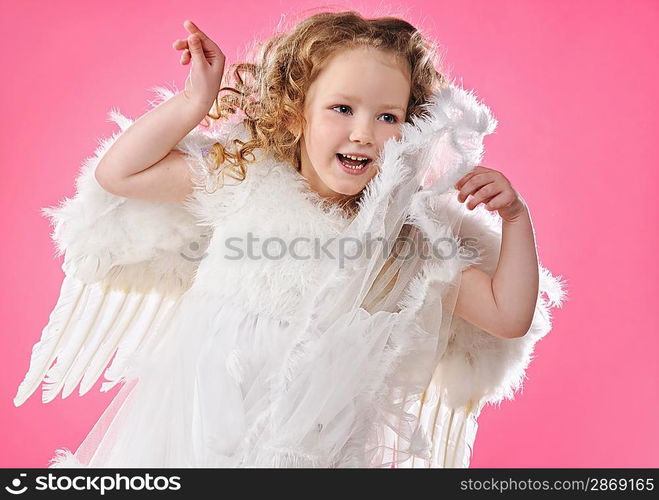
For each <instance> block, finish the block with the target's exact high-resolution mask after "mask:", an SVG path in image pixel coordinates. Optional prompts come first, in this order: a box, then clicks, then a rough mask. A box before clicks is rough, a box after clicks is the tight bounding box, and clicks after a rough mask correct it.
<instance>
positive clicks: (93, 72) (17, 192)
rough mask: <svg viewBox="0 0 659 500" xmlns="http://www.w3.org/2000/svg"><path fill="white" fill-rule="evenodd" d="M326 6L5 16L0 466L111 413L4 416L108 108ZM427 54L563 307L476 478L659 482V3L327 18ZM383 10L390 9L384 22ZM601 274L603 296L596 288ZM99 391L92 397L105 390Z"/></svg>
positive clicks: (44, 9) (482, 433) (130, 111)
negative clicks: (195, 35)
mask: <svg viewBox="0 0 659 500" xmlns="http://www.w3.org/2000/svg"><path fill="white" fill-rule="evenodd" d="M320 5H321V4H320V3H317V2H306V1H305V2H290V1H283V0H280V1H269V2H256V1H251V0H243V1H241V2H211V1H187V2H185V5H183V4H181V3H180V2H165V1H163V0H158V1H148V2H147V1H144V2H139V3H137V2H129V1H114V2H112V3H101V2H86V1H78V2H71V1H69V2H65V1H59V2H42V1H24V2H3V5H2V11H3V16H2V20H0V23H1V24H2V31H1V32H2V34H3V38H4V40H5V43H4V49H5V50H3V61H2V64H3V66H4V70H3V72H2V74H3V77H2V79H1V82H0V85H1V89H0V99H1V100H2V102H1V108H2V119H3V122H2V124H3V126H2V134H0V141H1V146H2V147H1V151H2V167H1V168H2V170H1V172H2V178H1V182H0V192H1V196H0V203H1V204H2V210H0V221H1V224H2V230H3V235H4V238H3V241H4V244H3V245H1V246H0V257H1V258H2V262H3V265H2V266H1V267H0V273H1V274H2V283H3V285H4V286H2V287H1V289H0V294H1V300H0V308H1V309H0V310H1V312H2V328H1V332H2V349H1V350H0V352H1V353H2V366H3V376H2V377H0V384H1V385H0V396H1V397H0V417H1V418H2V425H1V426H0V433H1V434H2V446H0V449H1V450H2V451H1V452H0V453H1V455H0V466H3V467H45V466H46V464H47V462H48V460H49V459H50V458H51V457H52V455H53V452H54V450H55V449H56V448H59V447H68V448H70V449H71V450H75V449H76V448H77V446H78V445H79V444H80V442H81V441H82V439H83V438H84V437H85V436H86V434H87V432H88V431H89V430H90V429H91V427H92V425H93V424H94V422H96V420H97V419H98V417H99V416H100V415H101V413H102V411H103V409H104V408H105V407H106V406H107V404H108V403H109V402H110V400H111V399H112V397H113V396H114V395H115V394H116V391H117V388H116V387H115V389H114V390H113V391H111V392H110V393H100V392H98V390H93V391H91V392H89V393H87V394H86V395H85V396H84V397H79V396H78V395H77V393H74V395H72V396H71V397H69V398H67V400H62V399H61V398H58V399H56V400H55V401H53V402H52V403H49V404H48V405H43V404H42V403H41V389H39V391H38V392H36V393H35V394H33V395H32V396H31V398H30V399H29V400H28V401H27V402H26V403H25V404H24V405H23V406H21V407H19V408H15V407H14V406H13V403H12V399H13V397H14V395H15V393H16V389H17V387H18V384H19V383H20V381H21V380H22V379H23V376H24V374H25V372H26V371H27V368H28V361H29V357H30V352H31V348H32V345H33V344H34V343H35V342H37V341H38V339H39V338H40V335H41V330H42V328H43V327H44V325H45V324H46V322H47V320H48V315H49V313H50V311H51V309H52V307H53V306H54V304H55V301H56V299H57V296H58V293H59V287H60V284H61V280H62V277H63V273H62V271H61V268H60V266H61V263H62V258H61V257H60V258H59V259H55V258H54V247H53V244H52V242H51V240H50V239H49V231H50V227H49V225H48V221H47V220H46V219H45V218H42V217H41V216H40V214H39V209H40V208H41V207H45V206H52V205H56V204H57V203H58V201H59V200H61V199H62V198H63V197H65V196H68V197H71V196H73V195H74V193H75V190H74V178H75V176H76V175H77V173H78V169H79V168H80V165H81V163H82V161H83V160H84V159H85V158H86V157H88V156H90V155H91V154H92V153H93V150H94V148H95V147H96V146H97V138H101V137H108V136H109V135H111V133H112V132H114V131H115V130H116V127H115V126H114V125H113V124H111V123H109V122H108V121H107V112H108V111H109V110H110V109H111V108H112V107H113V106H116V107H117V108H119V110H120V111H121V112H122V113H124V114H126V115H128V116H131V117H134V118H137V117H139V116H140V115H141V114H143V113H144V112H145V111H147V110H148V109H149V108H148V103H147V99H152V98H154V97H155V96H154V94H153V93H151V92H150V91H149V90H148V89H149V88H150V87H153V86H155V85H171V84H174V85H176V87H177V88H179V89H180V88H182V87H183V82H184V80H185V76H186V74H187V70H188V69H187V67H183V66H180V65H179V62H178V59H179V56H178V53H177V51H175V50H173V49H172V48H171V43H172V42H173V40H174V39H175V38H180V37H184V36H185V35H186V32H185V30H184V29H183V27H182V22H183V20H185V19H186V18H187V19H191V20H193V21H195V22H197V23H198V24H199V26H200V27H201V29H203V30H205V31H206V32H207V33H208V34H209V35H210V36H211V37H213V38H214V39H215V40H216V41H217V42H218V44H219V45H220V46H221V47H222V49H223V50H224V52H225V54H226V55H227V59H228V60H227V67H228V64H229V63H231V62H234V61H235V60H236V58H237V57H240V55H241V50H242V48H243V46H244V44H245V43H247V42H249V41H251V39H252V38H253V37H259V38H263V37H264V36H266V35H267V34H268V33H270V32H271V30H272V29H273V28H274V27H275V25H276V24H277V22H278V21H279V19H280V17H281V16H282V15H285V14H288V13H294V12H299V11H302V10H304V9H307V8H312V7H317V6H320ZM334 5H339V6H346V8H358V9H359V10H360V11H361V12H362V13H364V14H365V15H367V16H375V15H381V14H393V15H399V16H402V17H404V18H405V19H407V20H408V21H410V22H412V24H415V25H417V26H418V27H419V28H421V29H422V30H425V32H426V33H427V34H429V35H431V36H433V37H435V38H436V39H437V40H438V41H439V42H440V43H441V44H442V45H443V46H444V50H445V56H444V57H445V60H446V62H447V64H448V68H449V70H450V72H451V74H452V75H453V76H455V77H457V78H458V79H462V82H463V85H464V87H465V88H473V89H475V91H476V93H477V95H478V96H479V97H480V98H482V99H483V100H484V102H485V103H486V104H487V105H488V106H490V108H491V109H492V111H493V113H494V115H495V116H496V118H497V119H498V120H499V127H498V129H497V131H496V132H495V133H494V134H493V135H491V136H489V137H488V138H487V139H486V148H487V154H486V156H485V159H484V162H483V165H485V166H487V167H489V168H494V169H496V170H500V171H502V172H503V173H505V175H506V176H507V177H508V178H509V179H510V181H511V182H512V184H513V186H514V187H515V188H516V189H517V190H518V191H519V192H520V193H521V194H522V196H523V197H524V198H525V200H526V201H527V203H528V205H529V207H530V210H531V215H532V217H533V221H534V226H535V230H536V237H537V243H538V248H539V256H540V259H541V262H542V264H543V265H544V266H546V267H547V268H548V269H549V270H550V271H552V272H553V273H554V274H555V275H562V276H563V277H564V278H565V279H566V280H567V281H568V292H569V300H568V302H567V303H566V304H565V306H564V307H563V308H562V309H558V310H555V311H554V328H553V331H552V332H551V333H550V334H549V335H548V336H547V337H546V338H545V339H543V340H542V341H540V342H539V344H538V345H537V347H536V352H535V359H534V360H533V362H532V363H531V365H530V367H529V369H528V372H527V375H528V379H527V381H526V385H525V388H524V390H523V392H522V391H520V392H519V393H518V395H517V399H516V400H515V401H514V402H510V401H507V402H505V403H503V404H502V405H501V407H499V408H495V407H492V406H489V407H487V408H485V409H484V411H483V413H482V415H481V418H480V420H479V423H480V428H479V434H478V437H477V439H476V446H475V450H474V457H473V460H472V467H658V466H659V451H657V450H659V426H657V425H656V423H657V421H658V420H659V419H658V417H659V387H658V380H659V368H658V367H657V362H656V359H655V356H656V355H657V353H659V335H657V324H658V321H657V320H658V319H659V318H658V313H657V311H658V310H659V307H657V305H656V303H655V300H656V299H657V283H659V276H658V274H659V273H658V272H657V264H656V262H657V261H656V255H657V253H658V250H659V249H658V247H657V233H656V225H657V208H656V205H655V201H654V199H653V198H654V196H653V195H654V194H655V189H656V188H657V185H658V183H657V180H658V177H659V174H658V173H657V172H658V169H657V164H658V162H657V160H658V157H657V156H658V155H657V152H656V151H657V149H656V147H654V146H655V144H653V141H654V142H656V139H657V134H658V132H659V126H658V125H659V124H658V120H657V116H658V113H657V101H658V98H657V88H659V81H658V80H659V78H658V76H659V75H658V72H657V65H656V55H657V53H658V47H657V45H658V44H657V40H658V38H657V35H656V26H657V25H659V3H657V2H656V1H649V0H648V1H642V0H635V1H633V2H625V3H621V2H618V1H584V0H581V1H565V0H563V1H557V0H551V1H527V2H521V1H492V0H483V1H476V0H471V1H460V2H457V1H455V0H451V1H441V0H432V1H407V2H405V3H404V4H403V3H400V4H397V3H395V2H387V3H384V4H382V3H380V2H368V1H362V2H358V3H355V2H352V1H351V2H338V3H335V4H334ZM382 5H384V6H388V7H390V9H387V8H386V7H382ZM605 271H608V276H606V275H605V274H604V272H605ZM98 387H100V383H98V384H97V388H98Z"/></svg>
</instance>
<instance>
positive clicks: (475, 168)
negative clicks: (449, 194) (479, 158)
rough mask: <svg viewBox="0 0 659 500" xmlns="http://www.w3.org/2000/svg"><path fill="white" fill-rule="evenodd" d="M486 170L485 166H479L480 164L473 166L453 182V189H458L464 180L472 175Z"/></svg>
mask: <svg viewBox="0 0 659 500" xmlns="http://www.w3.org/2000/svg"><path fill="white" fill-rule="evenodd" d="M485 171H487V169H486V168H484V167H481V166H480V165H478V166H476V167H474V168H473V169H472V170H471V171H470V172H468V173H467V174H465V175H464V176H463V177H462V178H461V179H460V180H459V181H458V182H456V183H455V186H454V187H455V189H458V190H459V189H460V188H461V187H462V186H464V184H465V182H467V181H468V180H469V179H471V178H472V177H473V176H474V175H476V174H482V173H483V172H485Z"/></svg>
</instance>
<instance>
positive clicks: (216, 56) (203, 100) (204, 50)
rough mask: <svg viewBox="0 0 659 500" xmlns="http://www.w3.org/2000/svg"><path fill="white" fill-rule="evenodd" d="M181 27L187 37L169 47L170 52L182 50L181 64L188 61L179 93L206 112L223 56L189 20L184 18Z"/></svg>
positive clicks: (214, 93)
mask: <svg viewBox="0 0 659 500" xmlns="http://www.w3.org/2000/svg"><path fill="white" fill-rule="evenodd" d="M183 27H184V28H185V29H186V30H187V31H188V32H189V33H190V34H189V35H188V37H187V38H185V39H182V40H181V39H178V40H176V41H174V43H173V44H172V47H173V48H174V49H176V50H182V51H183V53H182V54H181V60H180V62H181V64H183V65H186V64H188V63H189V62H190V61H191V60H192V67H191V68H190V72H189V73H188V77H187V78H186V79H185V90H184V91H183V93H184V95H185V96H186V97H187V98H188V100H190V102H191V103H192V104H194V105H198V106H202V107H203V108H204V109H205V110H208V109H210V107H211V105H212V103H213V101H214V100H215V98H216V97H217V93H218V92H219V90H220V84H221V81H222V75H223V73H224V61H225V57H224V54H223V53H222V51H221V50H220V48H219V47H218V46H217V44H216V43H215V42H214V41H213V40H211V39H210V38H209V37H208V36H207V35H206V34H205V33H204V32H203V31H201V30H200V29H199V28H198V27H197V26H196V25H195V24H194V23H193V22H192V21H190V20H187V19H186V20H185V21H184V22H183Z"/></svg>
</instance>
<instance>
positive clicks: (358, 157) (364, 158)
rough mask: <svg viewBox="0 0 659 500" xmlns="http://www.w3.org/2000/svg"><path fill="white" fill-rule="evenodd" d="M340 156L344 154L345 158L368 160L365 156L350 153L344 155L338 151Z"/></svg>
mask: <svg viewBox="0 0 659 500" xmlns="http://www.w3.org/2000/svg"><path fill="white" fill-rule="evenodd" d="M339 154H340V155H341V156H345V157H346V158H350V159H351V160H357V161H363V160H368V158H367V157H365V156H352V155H344V154H343V153H339Z"/></svg>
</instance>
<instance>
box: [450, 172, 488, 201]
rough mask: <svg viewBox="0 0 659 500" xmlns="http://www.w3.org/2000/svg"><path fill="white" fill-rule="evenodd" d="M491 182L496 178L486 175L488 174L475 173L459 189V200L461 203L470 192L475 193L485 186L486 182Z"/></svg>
mask: <svg viewBox="0 0 659 500" xmlns="http://www.w3.org/2000/svg"><path fill="white" fill-rule="evenodd" d="M491 182H494V179H492V178H490V177H488V176H486V175H480V174H475V175H473V176H472V177H471V178H470V179H468V180H467V182H465V183H464V184H463V185H462V187H461V188H460V189H459V190H458V191H459V193H458V201H460V202H461V203H462V202H463V201H464V200H466V199H467V198H468V197H469V195H470V194H472V195H473V194H475V192H476V191H477V190H478V189H480V188H482V187H483V186H485V185H486V184H490V183H491Z"/></svg>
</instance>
